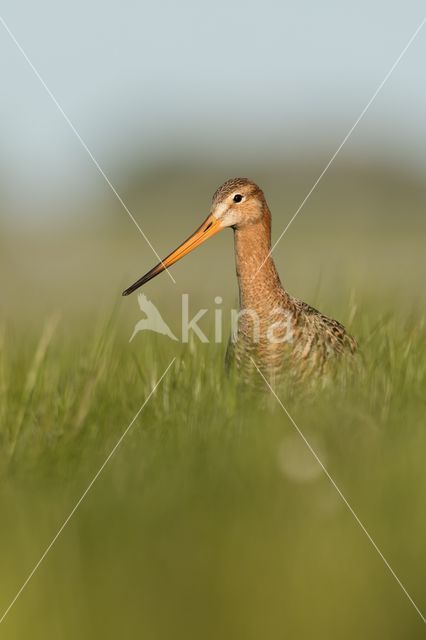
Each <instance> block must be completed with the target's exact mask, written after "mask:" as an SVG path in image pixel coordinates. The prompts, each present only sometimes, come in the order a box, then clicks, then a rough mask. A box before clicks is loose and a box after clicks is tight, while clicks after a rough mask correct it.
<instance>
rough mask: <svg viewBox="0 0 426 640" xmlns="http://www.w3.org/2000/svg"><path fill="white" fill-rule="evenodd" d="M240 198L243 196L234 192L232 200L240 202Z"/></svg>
mask: <svg viewBox="0 0 426 640" xmlns="http://www.w3.org/2000/svg"><path fill="white" fill-rule="evenodd" d="M242 199H243V196H242V195H241V193H236V194H235V196H234V197H233V201H234V202H241V200H242Z"/></svg>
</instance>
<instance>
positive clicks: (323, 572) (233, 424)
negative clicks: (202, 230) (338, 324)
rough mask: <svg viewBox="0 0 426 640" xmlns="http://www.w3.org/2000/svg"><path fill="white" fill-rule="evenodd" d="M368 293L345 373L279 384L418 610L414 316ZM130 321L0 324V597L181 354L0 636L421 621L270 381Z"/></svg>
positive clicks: (360, 630) (271, 631)
mask: <svg viewBox="0 0 426 640" xmlns="http://www.w3.org/2000/svg"><path fill="white" fill-rule="evenodd" d="M376 311H377V310H376V309H375V308H374V306H370V307H369V308H367V309H363V313H362V316H361V315H360V314H359V313H358V315H357V316H356V318H355V321H354V326H353V327H351V328H352V331H353V332H354V333H355V335H356V336H357V338H358V339H359V342H360V344H361V346H362V350H363V354H364V361H365V364H364V369H363V370H362V372H361V373H359V374H358V375H357V376H356V379H355V380H353V381H351V383H347V382H345V383H343V382H342V381H339V380H338V381H337V382H336V384H335V385H334V386H332V387H330V388H327V389H325V390H319V389H317V390H311V391H310V392H306V393H304V394H303V396H301V395H299V394H295V393H292V390H291V389H287V390H285V391H283V392H282V394H281V398H282V401H283V402H284V404H285V406H286V407H287V408H288V410H289V412H290V413H291V415H292V416H293V418H294V420H295V421H296V422H297V424H298V425H299V427H300V429H301V430H302V431H303V433H304V434H305V436H306V437H307V439H308V440H309V441H310V442H311V444H312V446H313V447H314V448H315V449H316V450H317V452H318V454H319V456H320V458H321V460H323V462H324V464H325V465H326V467H327V469H328V470H329V472H330V474H331V475H332V477H333V478H334V479H335V481H336V483H337V484H338V486H339V487H340V488H341V490H342V492H343V493H344V495H345V496H346V497H347V499H348V501H349V502H350V504H351V505H352V507H353V508H354V510H355V511H356V513H357V514H358V515H359V517H360V518H361V520H362V522H363V523H364V524H365V526H366V527H367V529H368V531H369V532H370V534H371V535H372V537H373V538H374V540H375V541H376V543H377V544H378V546H379V547H380V549H381V550H382V552H383V553H384V555H385V556H386V558H387V559H388V561H389V562H390V564H391V565H392V567H393V569H394V570H395V572H396V573H397V575H398V576H399V578H400V579H401V581H402V582H403V584H404V585H405V586H406V588H407V590H408V591H409V592H410V594H411V595H412V597H413V599H414V600H415V602H416V603H417V604H418V606H419V607H420V609H422V610H423V611H425V610H426V587H425V580H424V569H425V563H426V547H425V545H424V540H425V539H426V514H425V511H424V496H425V491H426V467H425V464H424V452H425V450H426V432H425V429H424V416H425V408H426V407H425V398H424V390H425V388H426V359H425V354H426V329H425V325H424V321H423V320H422V318H421V316H420V314H419V313H413V314H412V316H411V317H410V318H408V317H402V318H401V317H397V316H396V315H391V316H388V317H386V318H384V317H380V316H379V315H378V314H377V312H376ZM129 333H130V332H129V328H128V327H126V328H125V330H123V328H122V326H121V323H120V322H118V320H117V317H116V315H113V316H112V317H111V319H110V320H109V321H108V322H107V323H105V324H100V325H99V326H98V327H97V328H92V329H88V328H84V329H77V328H74V329H70V327H69V326H68V328H67V327H66V326H65V323H64V321H63V320H61V319H58V318H56V317H55V316H51V317H50V318H49V319H48V320H47V321H46V322H45V324H44V326H39V327H37V330H34V329H31V330H30V331H29V333H28V332H27V333H26V334H23V332H22V331H21V330H20V329H19V328H16V327H14V326H13V325H12V324H11V323H9V324H6V325H5V326H4V327H3V328H2V331H1V334H0V336H1V337H0V353H1V356H0V357H1V359H0V394H1V403H0V421H1V429H0V438H1V454H0V455H1V460H0V464H1V489H0V512H1V514H2V527H1V530H0V566H1V581H0V609H1V611H3V610H4V609H6V607H7V606H8V604H9V603H10V601H11V599H12V598H13V596H14V595H15V593H16V591H17V590H18V588H19V587H20V586H21V584H22V583H23V581H24V580H25V578H26V577H27V575H28V573H29V571H30V570H31V569H32V567H33V566H34V565H35V563H36V562H37V560H38V559H39V557H40V555H41V553H42V552H43V550H44V549H45V548H46V546H47V545H48V543H49V542H50V540H51V539H52V537H53V536H54V534H55V533H56V532H57V530H58V528H59V527H60V525H61V524H62V522H63V521H64V519H65V518H66V516H67V515H68V514H69V512H70V511H71V509H72V507H73V506H74V504H75V503H76V501H77V500H78V499H79V497H80V496H81V494H82V493H83V491H84V490H85V489H86V487H87V485H88V484H89V482H90V480H91V479H92V478H93V477H94V475H95V473H96V471H97V470H98V469H99V467H100V465H101V464H102V463H103V461H104V460H105V458H106V456H107V455H108V453H109V452H110V451H111V450H112V448H113V447H114V445H115V444H116V442H117V441H118V439H119V437H120V436H121V434H122V433H123V432H124V430H125V429H126V427H127V426H128V424H129V423H130V421H131V419H132V418H133V416H134V415H135V413H136V412H137V411H138V409H139V408H140V406H141V404H142V403H143V401H144V399H145V398H146V397H147V395H148V394H149V393H150V391H151V389H152V387H153V385H154V383H155V381H156V380H157V379H158V378H159V377H160V375H161V374H162V373H163V371H164V370H165V369H166V367H167V366H168V364H169V363H170V361H171V359H172V358H173V357H175V358H176V360H175V362H174V364H173V365H172V367H171V368H170V371H169V372H168V374H167V375H166V376H165V377H164V380H163V381H162V382H161V383H160V385H159V387H158V389H157V390H156V392H155V393H154V394H153V396H152V398H151V399H150V401H149V402H148V403H147V405H146V406H145V408H144V409H143V411H142V413H141V415H140V416H139V418H138V419H137V420H136V421H135V423H134V424H133V426H132V428H131V429H130V431H129V432H128V434H127V436H126V438H125V439H124V441H123V442H122V444H121V446H120V447H119V448H118V450H117V451H116V452H115V454H114V456H113V457H112V459H111V460H110V461H109V463H108V465H107V466H106V468H105V469H104V471H103V472H102V474H101V475H100V477H99V478H98V480H97V482H96V483H95V485H94V486H93V487H92V489H91V491H90V492H89V494H88V495H87V497H86V498H85V500H84V501H83V502H82V504H81V505H80V507H79V509H78V510H77V512H76V513H75V515H74V516H73V518H72V520H71V521H70V522H69V524H68V525H67V527H66V528H65V530H64V531H63V533H62V535H61V536H60V537H59V539H58V540H57V542H56V544H55V545H54V547H53V548H52V549H51V551H50V553H49V554H48V555H47V557H46V558H45V560H44V562H43V563H42V565H41V566H40V568H39V569H38V571H37V573H36V574H35V575H34V577H33V578H32V580H31V581H30V582H29V584H28V586H27V588H26V589H25V591H24V592H23V593H22V595H21V597H20V598H19V600H18V601H17V602H16V604H15V606H14V607H13V609H12V610H11V611H10V613H9V615H8V616H7V618H6V619H5V621H4V622H3V623H2V625H0V636H1V637H2V638H3V637H4V638H7V639H9V638H28V637H31V638H70V639H71V638H73V639H74V638H76V637H79V638H116V637H124V638H132V637H138V638H147V639H151V638H155V639H164V640H169V639H170V638H173V639H179V638H185V639H186V638H197V639H198V638H203V640H204V639H209V638H211V639H217V638H230V639H231V638H232V639H233V640H236V639H240V638H241V639H242V640H251V639H253V640H254V639H256V640H257V639H258V638H268V639H269V638H313V637H315V638H327V639H328V638H342V637H344V638H374V639H376V638H379V637H386V638H402V637H404V638H420V637H424V633H425V627H424V624H423V623H422V621H421V619H420V617H419V615H418V614H417V613H416V611H415V610H414V608H413V607H412V605H411V604H410V602H409V601H408V599H407V597H406V596H405V595H404V593H403V592H402V590H401V589H400V587H399V586H398V584H397V583H396V581H395V580H394V578H393V577H392V576H391V575H390V573H389V571H388V569H387V568H386V566H385V564H384V563H383V561H382V560H381V559H380V557H379V556H378V554H377V552H376V551H375V550H374V548H373V547H372V545H371V544H370V542H369V541H368V539H367V537H366V536H365V535H364V533H363V532H362V531H361V529H360V528H359V526H358V525H357V523H356V522H355V520H354V518H353V516H352V515H351V514H350V513H349V511H348V509H347V508H346V507H345V505H344V504H343V502H342V500H341V498H340V497H339V495H338V494H337V492H336V490H335V489H334V488H333V487H332V486H331V484H330V482H329V481H328V479H327V478H326V477H325V475H324V473H323V472H322V471H321V469H320V468H319V466H318V464H317V463H316V461H315V460H314V459H313V458H312V455H311V454H310V453H309V451H308V450H307V448H306V447H305V445H304V444H303V442H302V440H301V438H300V436H299V435H298V434H297V432H296V431H295V429H294V427H293V426H292V424H291V423H290V421H289V420H288V418H287V417H286V415H285V414H284V412H283V411H282V409H281V408H280V406H279V404H278V403H277V402H276V401H275V400H274V399H273V398H272V396H271V395H270V394H268V392H267V391H266V390H265V393H264V394H252V393H247V392H246V390H244V389H242V388H241V387H240V386H239V385H238V382H237V381H235V380H233V379H229V378H227V377H226V376H225V375H224V370H223V355H224V347H222V346H220V345H214V344H212V345H201V344H199V343H193V344H191V345H176V344H174V343H172V342H171V341H169V340H167V338H162V337H157V336H153V335H148V334H140V335H139V336H137V338H136V339H135V340H134V342H132V343H131V344H130V345H129V344H128V342H127V340H128V334H129Z"/></svg>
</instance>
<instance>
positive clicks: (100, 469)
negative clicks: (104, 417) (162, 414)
mask: <svg viewBox="0 0 426 640" xmlns="http://www.w3.org/2000/svg"><path fill="white" fill-rule="evenodd" d="M175 360H176V358H173V359H172V361H171V362H170V364H169V366H168V367H167V369H166V370H165V371H164V373H163V374H162V376H161V377H160V378H159V379H158V380H157V382H156V383H155V385H154V386H153V388H152V389H151V391H150V393H149V394H148V396H147V397H146V398H145V400H144V402H143V404H142V406H141V407H140V409H139V410H138V412H137V413H136V414H135V416H134V417H133V418H132V420H131V422H130V423H129V425H128V426H127V428H126V430H125V431H124V432H123V434H122V435H121V436H120V438H119V440H118V441H117V443H116V444H115V446H114V447H113V449H112V450H111V451H110V453H109V454H108V456H107V458H106V459H105V461H104V462H103V463H102V465H101V466H100V467H99V469H98V471H97V472H96V473H95V475H94V476H93V478H92V480H91V481H90V483H89V485H88V486H87V488H86V489H85V491H84V492H83V493H82V495H81V496H80V498H79V499H78V500H77V502H76V503H75V505H74V507H73V508H72V510H71V511H70V513H69V514H68V516H67V517H66V518H65V520H64V522H63V523H62V525H61V526H60V528H59V529H58V531H57V533H56V534H55V536H54V537H53V538H52V540H51V542H50V543H49V544H48V546H47V547H46V549H45V550H44V552H43V554H42V555H41V557H40V559H39V560H38V561H37V563H36V564H35V565H34V568H33V569H32V570H31V572H30V573H29V575H28V577H27V578H26V580H25V582H24V583H23V584H22V586H21V588H20V589H19V591H18V592H17V594H16V595H15V597H14V598H13V600H12V601H11V603H10V604H9V606H8V607H7V609H6V610H5V611H4V613H3V615H2V616H1V618H0V624H1V623H2V622H3V620H4V619H5V618H6V616H7V614H8V613H9V611H10V610H11V608H12V607H13V605H14V604H15V602H16V601H17V600H18V598H19V597H20V595H21V594H22V592H23V591H24V589H25V587H26V586H27V584H28V583H29V581H30V580H31V578H32V577H33V575H34V574H35V572H36V571H37V569H38V568H39V566H40V565H41V563H42V562H43V560H44V559H45V557H46V556H47V554H48V553H49V551H50V550H51V548H52V547H53V545H54V544H55V542H56V541H57V539H58V538H59V536H60V535H61V533H62V532H63V530H64V529H65V527H66V526H67V524H68V522H69V521H70V520H71V518H72V517H73V515H74V514H75V512H76V511H77V509H78V508H79V506H80V505H81V503H82V502H83V500H84V498H85V497H86V496H87V494H88V493H89V491H90V489H91V488H92V487H93V485H94V484H95V482H96V480H97V479H98V478H99V476H100V475H101V473H102V471H103V470H104V469H105V467H106V465H107V464H108V462H109V461H110V460H111V458H112V456H113V455H114V453H115V452H116V451H117V449H118V447H119V446H120V444H121V443H122V442H123V440H124V438H125V437H126V435H127V433H128V432H129V431H130V429H131V427H132V425H133V423H134V422H135V421H136V420H137V418H138V417H139V415H140V413H141V412H142V410H143V409H144V407H145V406H146V405H147V403H148V402H149V400H150V398H151V396H152V395H153V394H154V392H155V390H156V389H157V387H158V385H159V384H160V382H161V381H162V379H163V378H164V376H165V375H166V373H167V372H168V371H169V369H170V367H171V366H172V364H173V363H174V361H175Z"/></svg>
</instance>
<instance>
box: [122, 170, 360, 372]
mask: <svg viewBox="0 0 426 640" xmlns="http://www.w3.org/2000/svg"><path fill="white" fill-rule="evenodd" d="M226 227H231V228H232V229H233V230H234V238H235V261H236V270H237V278H238V286H239V293H240V311H239V314H238V317H237V322H236V326H235V334H234V336H233V338H232V339H231V341H230V345H229V348H228V352H227V362H228V363H229V364H230V363H232V362H233V363H235V365H236V366H237V368H238V369H239V370H240V371H241V372H243V373H244V374H245V373H247V372H250V371H252V370H253V369H254V368H255V367H254V363H255V364H256V365H257V366H258V367H259V368H260V369H261V371H262V372H264V373H265V374H267V375H268V376H274V377H277V376H279V375H281V374H283V375H285V376H289V375H291V376H294V377H296V378H303V377H305V376H310V377H316V376H318V375H322V374H324V373H325V372H326V371H328V370H330V369H331V368H332V367H333V363H336V362H337V361H338V360H339V359H340V358H341V357H342V356H344V355H350V354H353V353H354V352H355V351H356V342H355V340H354V338H352V337H351V336H350V335H349V334H348V333H347V332H346V330H345V328H344V327H343V326H342V325H341V324H340V323H339V322H337V321H336V320H332V319H331V318H328V317H327V316H325V315H323V314H322V313H320V312H319V311H317V310H316V309H314V308H313V307H310V306H309V305H308V304H306V303H305V302H302V301H301V300H298V299H297V298H294V297H293V296H291V295H290V294H289V293H287V292H286V291H285V289H284V288H283V287H282V285H281V282H280V278H279V276H278V273H277V270H276V268H275V264H274V261H273V259H272V257H271V255H270V252H271V214H270V211H269V208H268V205H267V203H266V200H265V196H264V194H263V191H262V190H261V189H260V188H259V187H258V186H257V185H256V184H255V183H254V182H252V181H251V180H249V179H248V178H233V179H231V180H228V181H227V182H225V183H224V184H223V185H222V186H221V187H219V189H217V191H216V192H215V194H214V196H213V202H212V208H211V213H210V215H209V216H208V218H207V219H206V220H205V221H204V222H203V224H202V225H201V226H200V227H199V229H197V231H196V232H195V233H194V234H192V236H190V237H189V238H188V239H187V240H186V241H185V242H183V243H182V244H181V245H180V246H179V247H178V248H177V249H176V250H175V251H173V252H172V253H171V254H170V255H169V256H167V258H165V259H164V260H163V261H162V262H160V263H159V264H158V265H157V266H155V267H154V268H153V269H151V271H149V272H148V273H147V274H145V276H143V277H142V278H140V279H139V280H138V281H137V282H135V284H134V285H132V286H131V287H129V288H128V289H126V291H125V292H124V295H128V294H129V293H131V292H132V291H134V290H135V289H137V288H138V287H139V286H141V285H142V284H144V283H145V282H147V281H148V280H150V279H151V278H153V277H155V276H156V275H158V273H160V272H161V271H163V270H164V269H165V268H168V267H169V266H171V265H172V264H174V263H175V262H176V261H177V260H179V259H180V258H182V257H183V256H184V255H186V254H187V253H189V252H190V251H192V250H193V249H194V248H196V247H197V246H199V245H200V244H201V243H202V242H204V241H205V240H206V239H208V238H209V237H211V236H212V235H214V234H215V233H217V232H218V231H220V230H221V229H224V228H226Z"/></svg>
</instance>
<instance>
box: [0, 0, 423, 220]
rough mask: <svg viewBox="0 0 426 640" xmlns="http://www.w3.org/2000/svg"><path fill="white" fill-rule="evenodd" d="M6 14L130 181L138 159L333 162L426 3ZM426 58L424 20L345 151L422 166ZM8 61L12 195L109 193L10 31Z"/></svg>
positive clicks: (94, 4) (79, 120) (2, 114)
mask: <svg viewBox="0 0 426 640" xmlns="http://www.w3.org/2000/svg"><path fill="white" fill-rule="evenodd" d="M0 13H1V15H2V17H3V18H4V19H5V21H6V22H7V24H8V25H9V27H10V29H11V30H12V31H13V32H14V34H15V36H16V38H17V39H18V40H19V42H20V43H21V45H22V47H23V48H24V49H25V51H26V52H27V54H28V56H29V57H30V58H31V60H32V61H33V63H34V65H35V66H36V67H37V68H38V70H39V72H40V73H41V75H42V76H43V77H44V79H45V81H46V82H47V84H48V85H49V87H50V89H51V90H52V92H53V93H54V94H55V96H56V97H57V99H58V101H59V102H60V103H61V105H62V106H63V108H64V110H65V111H66V113H67V114H68V115H69V117H70V118H71V120H72V121H73V122H74V124H75V126H76V127H77V129H78V130H79V131H80V133H81V135H82V137H83V138H84V140H85V141H86V142H87V144H88V145H89V147H90V148H91V149H92V151H93V153H94V154H95V156H96V157H97V159H98V160H99V162H100V164H101V165H102V166H103V167H104V168H105V170H106V171H107V172H108V174H109V175H110V176H111V178H112V179H113V181H119V179H120V174H121V171H122V170H123V167H124V166H125V165H126V162H131V160H132V158H133V157H135V156H137V157H138V158H139V160H140V161H141V162H142V163H143V164H145V165H146V166H150V165H151V164H153V163H154V162H156V161H157V160H158V158H160V159H161V158H163V159H167V157H168V156H170V155H171V154H177V155H178V156H179V154H183V153H186V154H187V155H188V154H189V156H190V157H191V156H193V157H194V158H196V159H198V160H199V159H209V158H215V159H216V160H217V158H220V155H221V154H226V155H227V156H228V157H229V155H231V156H233V155H235V157H236V158H238V156H239V154H249V155H251V156H256V155H257V154H264V155H266V156H267V155H268V154H271V155H275V156H276V157H278V158H283V159H288V158H289V157H290V158H291V157H292V155H300V154H302V155H303V154H306V153H310V152H311V151H312V152H315V150H317V149H319V150H320V151H321V153H323V154H324V160H325V162H326V161H327V160H328V158H329V156H330V155H331V153H332V152H333V151H334V150H335V148H336V147H337V146H338V144H339V143H340V141H341V140H342V138H343V137H344V135H345V134H346V132H347V131H348V129H349V128H350V126H351V125H352V124H353V122H354V121H355V119H356V118H357V117H358V115H359V113H360V112H361V110H362V109H363V107H364V106H365V104H366V103H367V101H368V100H369V98H370V97H371V95H372V94H373V92H374V91H375V89H376V88H377V86H378V84H379V83H380V82H381V80H382V79H383V77H384V76H385V74H386V73H387V71H388V70H389V68H390V66H391V65H392V63H393V62H394V60H395V59H396V57H397V56H398V54H399V53H400V52H401V50H402V49H403V47H404V46H405V44H406V43H407V41H408V39H409V38H410V36H411V34H412V33H413V31H414V30H415V29H416V27H417V26H418V25H419V23H420V22H421V21H422V19H423V18H424V16H425V15H426V8H425V5H424V3H423V2H421V1H417V0H416V1H411V2H410V1H408V2H404V3H402V2H400V3H389V2H386V1H385V0H370V1H368V2H367V1H366V0H361V1H357V2H353V1H352V2H346V1H343V2H342V1H340V2H337V1H330V0H328V1H324V2H321V3H318V2H315V1H314V0H309V1H304V2H298V3H296V2H292V3H286V2H279V1H272V0H263V1H262V2H259V1H257V2H254V1H253V0H245V1H242V0H234V1H231V2H229V1H225V0H216V1H215V2H197V1H195V0H186V1H185V0H183V1H182V0H180V1H179V2H176V1H174V2H172V1H171V0H168V1H163V2H156V3H154V2H141V1H139V2H130V1H129V0H127V1H124V2H123V1H121V2H105V1H100V0H96V1H91V2H83V1H82V0H75V1H74V2H73V3H69V2H63V1H61V2H58V1H57V0H55V1H54V0H39V1H38V2H37V3H34V2H29V1H26V2H22V1H19V0H4V1H3V2H2V4H1V11H0ZM425 60H426V26H425V27H424V29H423V31H422V32H421V33H420V35H419V36H418V38H417V40H416V41H415V42H414V43H413V45H412V46H411V47H410V49H409V50H408V52H407V54H406V55H405V57H404V58H403V60H402V61H401V63H400V65H399V66H398V68H397V69H396V71H395V72H394V74H393V75H392V77H391V78H390V80H389V82H388V84H387V85H386V86H385V88H384V89H383V91H382V92H381V94H380V95H379V96H378V98H377V100H376V101H375V102H374V104H373V105H372V107H371V109H370V110H369V112H368V114H367V115H366V117H365V119H364V120H363V121H362V123H361V124H360V126H359V127H358V128H357V130H356V132H355V133H354V135H353V137H352V138H351V140H350V141H349V142H348V145H347V149H345V153H346V154H348V155H349V156H350V155H351V154H360V153H361V154H362V153H366V154H368V155H370V156H379V157H380V156H383V157H384V158H386V159H387V160H391V161H398V160H400V161H401V162H402V163H403V164H404V165H407V166H417V167H418V168H419V169H420V170H422V171H424V169H425V168H426V145H425V141H426V118H425V115H424V114H425V113H426V86H425V72H424V68H425ZM0 65H1V77H2V98H1V102H0V140H1V148H2V153H1V161H0V162H1V165H0V168H1V173H2V177H1V178H0V187H1V188H2V191H3V194H4V196H5V198H6V200H11V201H13V202H14V205H15V206H17V205H18V204H19V202H20V198H23V197H24V196H23V194H24V195H25V196H26V198H27V200H30V201H31V202H32V203H33V204H34V203H36V202H37V198H40V199H41V201H44V200H45V199H46V197H47V195H46V194H48V193H54V192H55V191H61V193H63V192H66V191H67V189H69V190H71V191H73V192H75V191H76V190H78V191H79V192H81V193H84V192H86V191H96V190H97V189H104V188H105V186H104V185H103V184H102V182H101V179H100V177H99V176H98V175H97V174H96V172H95V171H93V168H91V167H90V163H89V161H88V159H87V157H86V155H85V153H84V152H83V150H82V149H81V147H80V145H79V143H78V142H77V140H76V139H75V137H74V136H73V134H72V133H71V131H70V130H69V128H68V126H67V125H66V123H65V122H64V120H63V118H62V116H61V115H60V114H59V113H58V111H57V109H56V107H55V106H54V105H53V104H52V102H51V100H50V99H49V97H48V96H47V95H46V93H45V91H44V90H43V88H42V87H41V85H40V83H39V81H38V80H37V78H36V77H35V76H34V74H33V72H32V71H31V70H30V69H29V67H28V65H27V63H26V62H25V60H24V59H23V57H22V55H21V54H20V53H19V51H18V50H17V48H16V47H15V45H14V44H13V43H12V41H11V40H10V38H9V36H8V35H7V33H6V32H5V31H4V29H3V27H2V26H1V25H0ZM52 197H53V196H52ZM34 206H35V205H34ZM35 208H36V207H35ZM18 209H19V210H22V211H24V210H25V209H26V206H24V205H22V206H21V207H18V206H17V210H18Z"/></svg>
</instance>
